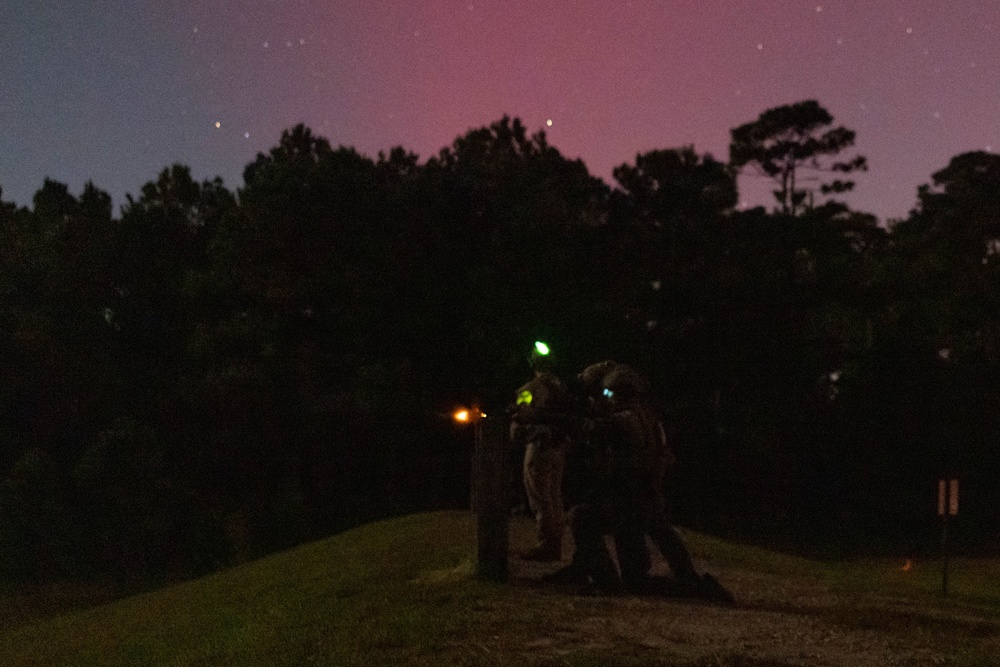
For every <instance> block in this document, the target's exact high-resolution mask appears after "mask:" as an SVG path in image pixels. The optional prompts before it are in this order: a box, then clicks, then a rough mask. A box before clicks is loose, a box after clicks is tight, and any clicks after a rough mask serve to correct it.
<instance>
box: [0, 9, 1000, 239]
mask: <svg viewBox="0 0 1000 667" xmlns="http://www.w3.org/2000/svg"><path fill="white" fill-rule="evenodd" d="M13 4H14V6H13V11H12V14H11V12H10V11H8V18H9V17H10V16H12V17H13V22H10V21H5V24H6V25H5V26H4V27H0V33H2V34H0V37H3V38H4V39H3V40H2V41H3V43H4V46H0V58H2V62H5V63H11V64H8V65H4V66H3V68H4V69H6V70H8V71H7V72H6V75H5V77H4V78H5V79H9V81H7V82H6V83H8V84H9V86H7V88H8V89H14V90H18V92H19V93H20V94H19V95H16V96H14V99H8V100H6V101H4V102H0V121H2V123H3V126H4V130H5V131H4V132H3V133H2V134H0V186H2V187H3V188H4V199H6V200H11V199H13V200H14V201H17V202H18V203H21V204H28V203H30V196H31V194H32V193H33V192H34V191H35V190H36V189H38V188H39V187H40V186H41V183H42V179H44V178H45V177H46V176H49V177H51V178H54V179H56V180H60V181H64V182H67V183H69V184H70V187H71V191H74V192H78V191H79V190H80V189H81V188H82V184H83V182H84V181H85V180H88V179H92V180H94V181H95V183H96V184H97V185H98V186H99V187H102V188H104V189H107V190H109V191H110V192H111V193H112V195H113V196H114V198H115V201H116V203H121V202H122V201H123V197H124V193H126V192H130V193H137V192H138V190H139V187H140V186H141V184H142V183H143V182H145V181H147V180H151V179H153V178H154V177H155V175H156V174H157V173H158V171H159V170H160V169H162V168H163V167H165V166H167V165H169V164H170V163H171V162H181V163H184V164H188V165H190V166H191V167H192V169H193V171H194V173H195V176H196V177H198V178H209V177H213V176H216V175H220V176H222V177H223V178H224V180H225V182H226V184H227V185H228V186H229V187H231V188H236V187H238V186H239V185H241V183H242V178H241V174H242V170H243V167H244V166H245V165H246V163H247V162H249V161H251V160H252V159H253V157H254V155H255V154H256V153H257V152H258V151H266V150H267V149H268V148H270V147H271V146H273V145H275V144H276V143H277V140H278V138H279V136H280V133H281V131H282V130H283V129H285V128H288V127H290V126H292V125H294V124H295V123H299V122H304V123H305V124H307V125H308V126H310V127H311V128H312V129H313V130H314V131H315V132H317V133H319V134H321V135H323V136H325V137H327V138H328V139H329V140H330V141H331V143H333V144H334V145H337V144H344V145H351V146H354V147H356V148H357V149H358V150H359V151H361V152H363V153H366V154H368V155H371V156H374V155H375V154H376V153H377V152H378V151H380V150H384V151H387V150H388V149H390V148H392V147H393V146H396V145H402V146H404V147H405V148H407V149H409V150H412V151H414V152H416V153H418V154H419V155H420V156H421V157H422V158H427V157H428V156H430V155H433V154H435V153H437V151H438V150H440V149H441V148H442V147H443V146H446V145H448V144H450V143H451V142H452V141H453V140H454V138H455V137H456V136H457V135H459V134H462V133H464V132H465V131H467V130H469V129H470V128H475V127H480V126H483V125H486V124H488V123H490V122H492V121H494V120H497V119H498V118H499V117H500V116H502V115H503V114H508V115H511V116H518V117H520V118H521V119H522V120H523V121H524V122H525V124H526V125H527V126H528V127H529V128H532V129H539V130H540V129H545V130H546V132H547V134H548V137H549V140H550V142H551V143H552V144H553V145H554V146H556V147H557V148H558V149H559V150H560V151H561V152H562V153H563V154H564V155H566V156H568V157H571V158H577V157H579V158H581V159H582V160H583V161H584V162H585V163H586V164H587V166H588V167H589V168H590V170H591V172H592V173H594V174H595V175H597V176H600V177H601V178H604V179H605V180H606V181H608V182H611V181H612V179H611V170H612V168H613V167H614V166H616V165H618V164H621V163H623V162H631V161H633V160H634V159H635V155H636V153H637V152H640V151H647V150H653V149H658V148H672V147H679V146H683V145H688V144H691V145H693V146H694V147H695V150H697V151H698V152H702V153H704V152H708V153H711V154H713V156H715V157H716V158H718V159H722V160H725V159H727V158H728V143H729V130H730V129H732V128H733V127H736V126H737V125H740V124H742V123H745V122H748V121H751V120H753V119H755V118H756V117H757V116H758V115H759V114H760V113H761V112H762V111H764V110H766V109H768V108H771V107H774V106H778V105H782V104H788V103H792V102H797V101H801V100H804V99H816V100H818V101H819V102H820V104H822V105H823V106H824V107H826V108H827V110H829V111H830V112H831V113H832V114H833V116H834V117H835V120H836V122H837V123H838V124H843V125H845V126H847V127H848V128H851V129H853V130H855V131H856V132H857V135H858V136H857V144H856V150H857V152H859V153H861V154H864V155H866V156H867V157H868V161H869V165H870V170H869V172H868V173H867V174H861V175H859V176H858V178H857V181H858V186H857V190H856V192H855V193H853V194H852V195H851V196H850V198H849V199H848V201H849V203H850V204H851V205H852V206H853V207H854V208H856V209H858V210H863V211H869V212H873V213H875V214H877V215H878V216H879V217H880V218H882V219H883V220H884V219H887V218H893V217H903V216H905V215H906V213H907V211H908V210H909V209H910V208H912V207H913V205H914V204H915V202H916V190H917V186H918V185H920V184H922V183H926V182H929V181H930V177H931V174H932V173H933V172H934V171H937V170H938V169H941V168H942V167H944V166H945V165H947V163H948V160H949V159H950V158H951V157H952V156H954V155H956V154H958V153H961V152H965V151H969V150H995V149H1000V113H998V112H1000V3H998V2H996V0H951V1H949V2H919V3H918V2H913V1H912V0H905V1H904V0H879V1H878V2H875V1H872V0H851V1H848V0H839V1H837V0H834V1H830V2H822V1H821V0H817V1H814V2H799V1H795V0H781V1H779V0H747V1H742V0H741V1H739V2H736V1H734V0H699V2H686V1H681V0H675V1H670V2H667V1H656V0H636V1H634V2H614V3H612V2H607V1H605V0H573V1H572V2H571V1H569V0H560V1H552V2H545V1H543V0H512V1H509V2H497V1H493V2H485V1H477V0H466V1H462V2H451V1H447V0H420V1H418V0H396V1H378V2H376V1H367V0H344V1H341V2H328V1H321V0H298V1H293V0H281V1H278V0H271V1H267V0H214V1H212V2H200V1H199V2H195V1H194V0H188V1H186V2H181V3H149V6H148V7H147V8H146V9H136V8H135V5H136V3H129V2H126V0H108V1H105V2H98V1H97V0H81V1H80V2H77V3H73V4H72V5H71V6H69V7H66V8H60V9H58V10H42V9H38V8H37V4H38V3H34V2H31V1H30V0H13ZM178 7H180V9H178ZM116 10H117V11H116ZM5 50H8V51H10V53H5V52H4V51H5ZM2 71H3V70H0V72H2ZM0 83H5V82H4V81H3V80H0ZM550 119H551V120H552V125H551V127H549V126H547V124H546V121H547V120H550ZM216 123H218V127H216ZM767 191H768V187H767V184H766V183H760V182H751V180H749V179H744V180H743V182H742V183H741V192H742V195H743V199H744V202H745V204H746V205H753V204H767V205H770V203H771V202H770V201H769V200H768V197H769V195H768V194H767Z"/></svg>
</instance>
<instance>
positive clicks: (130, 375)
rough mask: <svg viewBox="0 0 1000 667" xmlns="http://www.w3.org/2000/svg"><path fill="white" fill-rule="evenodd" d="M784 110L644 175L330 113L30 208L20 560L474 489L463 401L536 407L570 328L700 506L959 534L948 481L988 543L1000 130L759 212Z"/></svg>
mask: <svg viewBox="0 0 1000 667" xmlns="http://www.w3.org/2000/svg"><path fill="white" fill-rule="evenodd" d="M803 108H804V109H807V110H809V111H810V112H811V113H812V116H810V119H811V120H809V119H807V120H808V122H804V125H803V127H806V128H807V129H808V132H806V133H804V134H802V135H801V136H799V138H798V139H796V136H795V135H794V134H791V135H788V136H784V138H783V139H782V141H785V142H786V144H783V150H785V151H786V152H787V154H788V155H793V156H805V157H803V159H807V158H808V156H809V153H808V151H809V150H817V149H816V146H814V145H812V144H810V143H809V142H814V141H815V139H814V137H813V136H812V135H813V134H814V133H818V132H821V131H822V126H823V125H824V124H825V123H829V122H832V118H829V116H828V114H827V115H822V114H825V113H826V112H825V111H823V110H822V109H821V108H818V105H815V103H812V104H807V105H804V106H803V105H793V106H791V107H783V108H782V109H784V115H782V114H777V115H780V116H781V117H782V118H786V116H787V115H788V114H789V113H792V114H793V117H792V119H791V120H788V119H787V118H786V120H788V122H789V124H790V125H792V126H794V111H795V110H796V109H800V110H801V109H803ZM817 108H818V109H819V112H822V114H819V115H817V114H818V112H817ZM771 115H775V114H771ZM814 116H815V117H814ZM770 117H771V116H767V118H770ZM763 119H765V116H764V115H762V117H761V120H759V121H758V122H762V121H763ZM753 125H754V124H753V123H751V124H748V126H743V127H741V128H738V130H739V132H740V141H742V142H743V144H744V149H746V150H744V153H745V154H742V157H741V158H740V160H737V161H734V162H733V163H731V164H725V163H722V162H718V161H716V160H714V159H713V158H712V157H711V156H707V155H705V156H700V155H698V154H696V153H695V152H694V150H693V149H692V148H679V149H673V150H655V151H651V152H648V153H645V154H641V155H638V156H637V157H636V161H635V164H626V165H622V166H621V167H619V168H618V169H616V170H615V173H614V176H615V179H616V184H615V185H614V186H609V185H607V184H605V183H604V182H602V181H601V180H600V179H597V178H595V177H593V176H591V175H590V174H589V173H588V171H587V169H586V167H585V166H584V164H583V163H582V162H580V161H578V160H576V161H574V160H569V159H567V158H565V157H564V156H562V155H561V154H560V153H559V151H558V150H556V149H555V148H554V147H552V146H550V145H549V144H548V143H547V140H546V137H545V135H544V134H543V133H539V134H536V135H533V136H531V135H529V134H528V133H527V131H526V130H525V128H524V126H523V125H522V124H521V123H520V122H519V121H518V120H516V119H515V120H511V119H508V118H504V119H502V120H500V121H498V122H496V123H494V124H492V125H490V126H488V127H483V128H481V129H477V130H473V131H470V132H468V133H467V134H465V135H463V136H461V137H459V138H457V139H456V140H455V142H454V143H453V144H452V145H451V146H449V147H447V148H445V149H443V150H442V151H441V152H440V153H439V154H438V155H437V156H434V157H432V158H430V159H428V160H426V161H425V162H420V161H419V160H418V158H417V156H415V155H413V154H411V153H408V152H407V151H405V150H403V149H402V148H397V149H393V150H392V151H391V152H390V153H389V154H387V155H384V154H380V155H379V156H378V158H377V159H371V158H369V157H366V156H363V155H360V154H358V153H357V152H356V151H355V150H353V149H350V148H344V147H341V148H333V147H331V145H330V144H329V142H328V141H326V140H325V139H323V138H321V137H318V136H315V135H314V134H312V132H311V131H310V130H309V129H308V128H305V127H303V126H298V127H295V128H293V129H291V130H289V131H286V132H285V133H284V134H283V135H282V137H281V140H280V143H279V144H278V145H277V146H276V147H274V148H273V149H272V150H271V151H270V152H269V153H268V154H260V155H258V157H257V159H256V160H255V161H254V162H253V163H251V164H249V165H248V166H247V167H246V170H245V172H244V186H243V187H242V188H241V189H239V190H238V191H236V192H231V191H229V190H227V189H226V188H225V187H224V185H223V184H222V183H221V182H220V181H218V180H215V181H206V182H203V183H198V182H196V181H194V180H193V179H192V177H191V174H190V171H189V170H188V169H187V168H185V167H183V166H179V165H175V166H172V167H170V168H168V169H165V170H164V171H163V172H162V173H161V174H160V175H159V176H158V177H157V178H156V180H155V181H152V182H150V183H148V184H147V185H145V186H144V187H143V188H142V191H141V194H140V195H139V196H138V197H137V198H132V197H129V198H128V201H127V202H126V204H125V205H124V206H123V208H122V210H121V212H120V215H118V216H117V217H116V216H115V215H114V213H113V211H112V206H111V201H110V198H109V197H108V195H107V194H106V193H103V192H102V191H100V190H99V189H97V188H96V187H94V186H93V185H90V184H88V185H87V186H86V188H85V189H84V191H83V193H82V194H81V195H80V196H74V195H72V194H71V193H69V192H68V190H67V188H66V186H65V185H62V184H60V183H56V182H52V181H46V182H45V183H44V184H43V186H42V188H41V189H40V190H39V191H38V193H37V194H36V195H35V198H34V202H33V207H31V208H20V209H19V208H17V207H15V206H13V205H11V204H3V203H2V202H0V318H2V326H0V363H2V367H3V369H4V381H3V382H2V383H0V419H2V423H3V424H4V427H3V428H2V429H0V555H2V557H0V570H2V572H0V575H2V576H3V577H4V578H7V579H14V578H22V579H24V578H27V579H32V578H35V579H37V578H52V577H65V576H79V575H90V574H95V573H116V574H120V575H124V576H131V577H137V578H147V577H150V576H154V577H155V576H173V575H179V574H190V573H196V572H202V571H207V570H210V569H213V568H216V567H219V566H221V565H225V564H227V563H232V562H235V561H238V560H240V559H245V558H248V557H251V556H253V555H256V554H259V553H262V552H266V551H270V550H273V549H277V548H282V547H285V546H288V545H291V544H294V543H297V542H300V541H302V540H304V539H308V538H311V537H316V536H319V535H323V534H327V533H329V532H331V531H333V530H337V529H339V528H342V527H345V526H348V525H351V524H355V523H358V522H360V521H363V520H366V519H368V518H371V517H373V516H375V515H385V514H391V513H395V512H399V511H403V510H407V509H412V508H416V507H424V508H426V507H444V506H460V505H461V504H462V503H464V502H466V498H467V493H468V470H469V449H470V447H471V442H470V438H471V436H470V434H469V433H468V432H467V431H463V430H461V429H457V428H456V427H454V426H453V425H452V424H450V423H449V422H448V420H447V419H445V418H444V415H446V414H447V413H448V411H449V410H450V409H451V408H452V407H454V406H455V405H458V404H460V403H466V404H467V403H469V402H473V401H475V402H478V403H479V404H481V405H484V406H487V407H488V408H489V409H494V408H495V409H497V411H501V410H502V408H503V405H504V401H505V400H507V398H508V397H509V394H510V392H511V391H512V389H513V388H514V387H516V386H517V385H518V384H519V383H520V382H521V381H523V379H524V378H525V377H526V376H527V374H528V368H527V364H526V362H525V356H524V355H525V352H526V351H527V350H528V346H529V345H530V343H531V341H533V340H534V339H536V338H543V339H545V340H547V341H548V342H549V343H550V344H551V345H552V347H553V349H554V350H556V356H557V357H558V363H559V364H560V366H561V368H560V370H561V371H562V372H564V373H566V374H571V373H575V372H576V371H578V370H579V369H580V368H581V367H582V366H583V365H585V364H587V363H590V362H593V361H596V360H600V359H603V358H608V357H612V358H616V359H618V360H621V361H626V362H631V363H634V364H636V365H638V366H640V367H641V368H643V369H644V370H645V371H646V372H647V373H648V374H649V375H650V376H651V378H652V379H653V381H654V385H655V386H656V387H657V395H658V397H659V398H660V399H661V401H662V407H663V410H664V413H665V414H666V415H667V416H668V418H669V423H670V425H671V431H672V435H673V438H674V444H675V446H676V449H677V453H678V457H679V459H680V461H681V468H680V470H679V472H678V475H677V479H676V481H675V485H674V488H673V490H672V498H673V500H674V509H675V512H676V516H677V520H678V521H679V522H680V523H682V524H685V525H689V526H692V527H696V528H700V529H703V530H706V529H707V530H710V531H716V532H719V533H725V534H728V535H733V536H740V537H744V538H749V539H759V540H764V541H770V542H778V543H780V544H783V545H786V546H795V547H799V548H802V549H814V548H824V549H836V550H839V551H847V552H858V551H869V550H873V549H876V548H892V549H907V550H921V549H927V548H931V547H932V546H933V540H934V526H935V519H936V517H935V515H934V513H935V509H936V507H935V504H936V498H935V495H934V494H935V484H936V479H937V478H938V477H939V476H941V475H944V474H949V475H956V476H958V477H960V478H961V479H962V480H963V486H962V490H963V501H962V514H961V516H960V517H959V519H960V520H959V521H957V522H956V527H957V529H958V530H959V533H960V540H961V542H962V543H963V544H964V545H966V546H985V545H992V544H995V543H997V542H998V537H1000V535H998V533H997V528H996V526H997V525H998V523H997V519H998V518H1000V517H998V516H997V514H998V508H1000V502H998V501H1000V485H998V484H997V482H996V480H995V479H994V474H993V471H995V470H997V469H998V464H1000V461H998V458H1000V457H998V455H997V452H998V448H997V444H996V443H997V442H1000V383H998V378H1000V358H998V354H1000V315H998V314H1000V307H998V306H1000V304H998V300H1000V274H998V268H997V265H998V260H1000V156H996V155H993V154H989V153H967V154H964V155H959V156H956V157H955V158H954V159H953V160H952V161H951V163H950V164H949V165H947V166H946V167H945V168H944V169H942V170H941V171H939V172H938V173H936V174H934V175H933V184H929V185H925V186H921V187H920V188H919V189H918V191H917V205H916V207H915V209H914V210H913V211H912V213H911V214H910V215H909V217H907V218H906V219H905V220H901V221H896V222H894V223H893V224H891V225H885V226H879V225H877V224H876V222H877V221H876V220H875V219H874V218H873V217H872V216H870V215H865V214H863V213H858V212H854V211H851V210H849V209H847V208H846V207H845V206H843V205H842V204H838V203H836V202H832V201H827V202H825V203H819V202H817V201H816V199H817V197H824V196H825V195H826V194H829V193H835V192H837V191H838V190H837V189H836V188H833V189H829V188H827V189H822V190H820V191H818V192H815V193H812V194H813V195H815V196H808V197H807V196H806V195H805V194H800V193H801V192H802V190H801V187H802V185H803V182H802V180H799V181H798V183H797V184H795V185H794V186H789V187H788V188H785V190H784V191H779V192H776V197H777V200H778V206H777V208H776V210H775V211H774V212H768V211H765V210H764V209H763V208H758V209H754V210H750V211H737V210H735V204H736V202H737V191H736V174H737V171H736V169H737V167H738V166H741V165H745V164H747V163H748V161H750V160H753V159H757V158H753V157H747V156H748V155H749V153H747V151H748V150H749V148H747V145H746V144H747V142H748V141H750V139H749V138H750V137H755V136H756V137H758V138H760V137H763V136H765V135H766V133H765V134H761V133H760V132H757V134H754V133H753V132H752V131H751V130H753V129H754V128H753ZM758 129H759V128H758ZM735 132H736V131H735V130H734V133H735ZM836 132H837V137H840V138H841V139H843V138H844V136H846V135H845V134H844V133H845V132H847V131H846V130H844V129H843V128H837V131H836ZM849 134H850V136H849V137H848V138H849V139H850V141H846V140H844V141H842V142H841V143H840V144H836V145H835V144H834V143H831V142H827V143H826V144H823V150H821V151H819V152H821V153H823V154H824V155H826V156H828V157H831V158H832V157H836V156H835V153H836V152H837V150H836V149H837V148H838V146H839V147H846V146H849V145H851V144H852V143H853V133H849ZM820 136H826V135H820ZM796 140H801V142H802V146H800V147H799V149H798V150H796V149H795V147H794V146H788V145H787V142H789V141H791V142H794V141H796ZM735 141H736V137H735V135H734V142H735ZM796 159H797V158H796ZM785 164H786V165H787V164H789V163H787V162H786V163H785ZM844 164H851V165H855V166H859V165H863V161H859V159H858V158H855V159H854V160H852V161H851V162H850V163H844ZM841 171H844V170H841ZM841 189H844V188H841ZM789 193H793V194H794V197H793V198H791V199H790V197H792V195H790V194H789ZM790 201H791V202H792V204H789V202H790Z"/></svg>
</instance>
